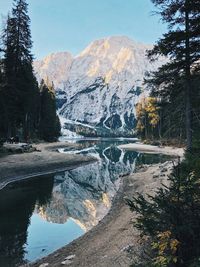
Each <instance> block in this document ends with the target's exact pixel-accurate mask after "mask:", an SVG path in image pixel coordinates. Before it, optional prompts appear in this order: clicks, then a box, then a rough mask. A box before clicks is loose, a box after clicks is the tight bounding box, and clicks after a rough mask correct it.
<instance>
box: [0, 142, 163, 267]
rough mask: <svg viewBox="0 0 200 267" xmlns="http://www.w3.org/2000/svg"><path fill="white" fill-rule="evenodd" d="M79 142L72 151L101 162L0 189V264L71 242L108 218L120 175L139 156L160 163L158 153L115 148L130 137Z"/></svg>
mask: <svg viewBox="0 0 200 267" xmlns="http://www.w3.org/2000/svg"><path fill="white" fill-rule="evenodd" d="M76 142H77V144H78V146H79V147H78V149H77V148H75V149H74V151H73V153H81V154H92V155H94V156H96V157H97V158H98V162H95V163H92V164H89V165H85V166H82V167H79V168H76V169H74V170H71V171H66V172H63V173H59V174H56V175H51V176H48V177H38V178H34V179H32V180H29V181H24V182H21V183H16V184H12V185H10V186H8V187H7V188H5V189H3V190H1V191H0V218H1V220H0V266H3V267H8V266H9V267H10V266H15V265H16V264H19V263H23V261H24V260H29V261H34V260H36V259H38V258H41V257H43V256H46V255H48V254H49V253H51V252H53V251H54V250H56V249H58V248H60V247H62V246H64V245H66V244H68V243H70V242H71V241H72V240H74V239H75V238H77V237H79V236H80V235H82V234H83V233H84V232H85V231H87V230H89V229H91V228H92V227H93V226H94V225H96V224H97V223H98V222H99V220H101V219H102V218H103V217H104V216H105V214H106V213H107V212H108V210H109V208H110V205H111V201H112V198H113V196H114V195H115V193H116V191H117V190H118V188H119V182H120V178H119V176H120V175H124V174H128V173H131V172H132V171H134V169H135V164H136V160H137V162H139V164H142V163H150V164H151V163H153V162H160V161H161V157H160V156H159V155H157V156H156V157H154V156H153V155H150V156H149V155H147V156H145V155H139V154H138V153H137V152H134V151H132V152H131V151H127V152H124V151H122V150H120V149H119V148H117V145H118V144H122V143H127V142H128V140H119V139H118V140H116V139H102V140H77V141H76ZM62 152H66V153H68V152H69V151H67V150H66V149H65V151H62ZM70 152H72V151H70ZM5 203H6V205H5Z"/></svg>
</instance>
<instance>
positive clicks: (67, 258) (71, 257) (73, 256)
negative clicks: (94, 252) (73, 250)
mask: <svg viewBox="0 0 200 267" xmlns="http://www.w3.org/2000/svg"><path fill="white" fill-rule="evenodd" d="M75 257H76V255H74V254H73V255H69V256H67V257H66V258H65V260H72V259H74V258H75Z"/></svg>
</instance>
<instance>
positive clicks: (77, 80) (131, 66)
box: [34, 36, 165, 136]
mask: <svg viewBox="0 0 200 267" xmlns="http://www.w3.org/2000/svg"><path fill="white" fill-rule="evenodd" d="M151 48H152V46H151V45H146V44H142V43H138V42H135V41H133V40H131V39H129V38H128V37H125V36H114V37H108V38H104V39H100V40H96V41H94V42H92V43H91V44H90V45H89V46H88V47H87V48H86V49H84V50H83V51H82V52H81V53H80V54H79V55H77V56H76V57H74V58H72V56H71V55H70V54H69V53H57V54H52V55H50V56H48V57H46V58H45V59H44V60H42V61H37V62H36V63H35V64H34V68H35V71H36V74H37V77H38V79H41V77H44V76H48V77H49V79H51V80H53V81H54V84H55V86H56V90H57V93H56V95H57V106H58V110H59V115H60V116H61V117H62V121H64V124H63V125H64V127H65V128H67V129H69V130H71V131H76V132H77V133H78V134H82V135H86V136H87V135H88V136H97V135H98V136H99V135H100V136H111V135H112V136H133V135H134V128H135V124H136V114H135V105H136V104H137V102H138V99H139V98H140V97H141V96H142V95H144V94H148V88H146V87H145V86H144V85H143V78H144V75H145V73H146V72H147V71H153V70H156V69H157V68H158V67H159V66H160V65H161V64H163V63H164V62H165V59H163V58H161V59H159V60H158V61H157V62H155V63H151V62H149V60H148V59H147V57H146V50H148V49H151Z"/></svg>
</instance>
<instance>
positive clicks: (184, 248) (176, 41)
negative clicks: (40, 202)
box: [127, 0, 200, 267]
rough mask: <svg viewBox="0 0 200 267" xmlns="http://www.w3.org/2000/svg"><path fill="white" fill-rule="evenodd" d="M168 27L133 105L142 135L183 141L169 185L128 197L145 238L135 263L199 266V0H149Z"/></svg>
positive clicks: (161, 266)
mask: <svg viewBox="0 0 200 267" xmlns="http://www.w3.org/2000/svg"><path fill="white" fill-rule="evenodd" d="M152 2H153V3H154V5H155V6H156V8H157V10H158V11H159V13H160V15H161V18H162V20H163V21H164V22H165V23H167V25H168V32H167V33H166V34H164V35H163V37H162V38H161V39H159V40H158V42H157V43H156V45H155V46H154V48H153V50H151V51H149V52H148V56H149V58H150V59H151V60H156V57H157V56H166V57H168V62H167V63H166V64H165V65H163V66H162V67H161V68H159V69H158V71H156V72H154V73H149V75H148V76H147V77H146V83H147V84H148V85H149V87H150V88H151V95H150V96H149V97H147V98H143V99H142V100H141V101H140V103H138V105H137V115H138V121H137V130H138V134H139V135H140V136H141V137H142V138H143V139H147V140H151V141H155V140H156V141H157V140H160V141H159V142H161V144H162V142H168V143H169V144H172V143H173V144H174V145H175V146H177V145H182V146H184V147H186V153H185V155H184V159H182V160H181V161H179V162H178V163H176V164H174V169H173V172H172V174H171V175H170V177H169V178H168V179H169V186H164V185H163V187H162V188H160V189H159V190H158V191H157V193H156V194H155V196H148V198H146V197H144V196H143V195H142V194H139V195H137V196H134V197H133V198H132V199H127V203H128V205H129V206H130V208H131V210H132V211H134V212H136V213H137V214H138V217H137V219H136V221H135V222H134V227H136V228H137V229H139V230H140V232H141V235H142V236H145V237H147V238H146V239H145V240H148V241H149V242H147V243H146V244H145V245H144V251H143V253H141V254H142V255H143V256H142V257H140V259H139V260H138V263H136V262H135V263H133V265H132V266H134V267H136V266H137V267H139V266H140V267H142V266H143V267H144V266H146V267H151V266H152V267H164V266H169V267H175V266H176V267H199V266H200V243H199V242H200V241H199V240H200V224H199V222H200V132H199V129H200V105H199V104H200V1H199V0H177V1H173V0H152Z"/></svg>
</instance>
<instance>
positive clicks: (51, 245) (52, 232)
mask: <svg viewBox="0 0 200 267" xmlns="http://www.w3.org/2000/svg"><path fill="white" fill-rule="evenodd" d="M83 233H84V231H83V230H82V229H81V227H80V226H79V225H78V224H76V223H75V222H74V221H73V220H72V219H70V218H69V219H68V220H67V222H66V223H64V224H57V223H51V222H47V221H45V220H44V219H43V218H41V217H40V216H39V215H37V214H34V215H33V216H32V217H31V222H30V226H29V228H28V237H27V246H26V251H27V254H26V259H28V260H29V261H33V260H35V259H36V258H38V257H44V256H46V255H48V254H49V253H50V252H52V251H54V250H56V249H58V248H60V247H62V246H64V245H66V244H68V243H70V242H71V241H72V240H74V239H76V238H77V237H79V236H80V235H82V234H83Z"/></svg>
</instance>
